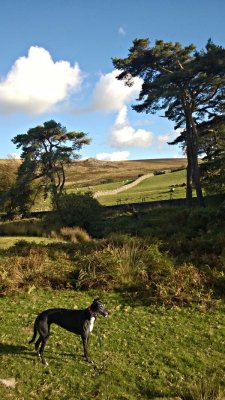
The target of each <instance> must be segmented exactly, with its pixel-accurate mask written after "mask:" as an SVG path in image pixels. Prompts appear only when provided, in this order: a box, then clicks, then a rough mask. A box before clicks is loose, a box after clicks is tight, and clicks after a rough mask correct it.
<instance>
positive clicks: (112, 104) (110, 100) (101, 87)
mask: <svg viewBox="0 0 225 400" xmlns="http://www.w3.org/2000/svg"><path fill="white" fill-rule="evenodd" d="M118 75H119V71H117V70H114V71H112V72H110V73H108V74H105V75H101V77H100V79H99V81H98V82H97V84H96V86H95V89H94V92H93V96H92V101H91V105H90V107H89V111H119V110H121V108H122V107H123V106H124V104H125V103H127V102H129V101H131V100H134V99H135V98H136V97H137V95H138V94H139V93H140V90H141V86H142V79H140V78H138V77H137V78H134V79H133V81H134V84H133V86H131V87H128V86H126V85H125V83H124V82H123V81H119V80H118V79H116V77H117V76H118Z"/></svg>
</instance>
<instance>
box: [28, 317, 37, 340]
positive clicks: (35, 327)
mask: <svg viewBox="0 0 225 400" xmlns="http://www.w3.org/2000/svg"><path fill="white" fill-rule="evenodd" d="M36 336H37V323H36V321H35V323H34V334H33V337H32V339H31V340H29V344H31V343H33V342H34V341H35V338H36Z"/></svg>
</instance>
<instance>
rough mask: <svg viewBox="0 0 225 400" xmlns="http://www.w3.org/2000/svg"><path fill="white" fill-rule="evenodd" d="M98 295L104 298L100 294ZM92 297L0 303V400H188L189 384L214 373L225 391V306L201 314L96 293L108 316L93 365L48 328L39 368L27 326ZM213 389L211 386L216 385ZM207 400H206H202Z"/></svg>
mask: <svg viewBox="0 0 225 400" xmlns="http://www.w3.org/2000/svg"><path fill="white" fill-rule="evenodd" d="M100 294H102V293H100ZM94 296H96V293H94V292H86V293H84V292H74V291H69V290H67V291H60V290H58V291H51V290H49V291H42V290H33V291H31V292H30V293H29V294H28V293H27V294H16V295H14V296H8V297H5V298H1V300H0V305H1V308H0V319H1V322H2V323H1V331H0V338H1V347H0V349H1V375H0V378H1V379H9V378H15V379H16V382H17V383H16V387H15V388H14V389H9V388H6V387H5V386H3V385H2V384H0V398H1V399H5V400H7V399H12V400H19V399H25V400H28V399H29V400H30V399H39V400H44V399H46V400H49V399H54V400H56V399H65V400H68V399H81V400H82V399H85V400H86V399H102V400H107V399H112V400H128V399H129V400H138V399H141V400H144V399H146V400H147V399H152V400H153V399H158V400H159V399H163V398H164V399H167V400H168V399H171V400H172V399H174V400H175V399H185V400H186V399H190V398H191V397H188V393H189V388H190V387H191V386H192V385H193V383H196V384H197V385H198V384H199V382H200V381H204V382H206V381H207V380H209V379H210V377H211V376H212V375H215V374H216V377H217V382H216V385H218V386H219V385H220V386H221V390H222V389H223V390H224V379H223V377H224V373H225V363H224V361H225V353H224V343H225V317H224V305H222V303H217V305H214V307H213V308H211V309H209V310H206V309H205V308H204V307H203V306H202V307H201V306H199V307H198V308H182V309H181V308H178V307H173V308H165V307H160V306H153V305H145V304H142V303H141V302H139V303H138V302H136V301H135V300H132V297H130V296H129V295H128V294H127V295H125V294H115V293H114V294H111V293H104V295H103V294H102V298H103V301H104V302H105V303H106V305H107V307H108V308H109V310H110V311H111V315H110V317H109V318H108V319H104V318H101V317H99V319H98V326H99V330H100V334H101V337H102V339H103V347H102V348H100V347H99V344H98V337H97V329H96V327H95V329H94V332H93V333H92V337H91V339H90V354H91V356H92V358H93V359H94V360H95V363H96V367H95V368H94V367H93V366H92V365H90V364H87V363H86V362H85V361H84V359H83V353H82V344H81V340H80V338H79V337H77V336H74V335H73V334H71V333H69V332H66V331H65V330H62V329H61V328H59V327H56V326H52V335H51V336H50V339H49V342H48V344H47V347H46V358H47V360H48V362H49V364H50V365H49V367H44V366H43V365H42V364H41V363H40V361H39V359H38V357H37V356H36V354H35V351H34V349H33V346H32V345H31V346H29V345H28V344H27V342H28V340H29V339H30V337H31V336H32V325H33V320H34V318H35V317H36V315H37V313H39V312H40V311H41V310H43V309H44V308H51V307H58V306H60V307H68V308H83V307H86V306H88V305H89V304H90V302H91V301H92V299H93V297H94ZM214 384H215V383H214ZM207 400H212V399H209V398H208V399H207Z"/></svg>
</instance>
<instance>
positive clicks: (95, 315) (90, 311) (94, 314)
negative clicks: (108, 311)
mask: <svg viewBox="0 0 225 400" xmlns="http://www.w3.org/2000/svg"><path fill="white" fill-rule="evenodd" d="M86 310H87V311H88V312H89V313H90V314H91V316H92V317H94V318H96V317H97V314H96V313H94V312H93V311H92V309H91V306H89V307H88V308H86Z"/></svg>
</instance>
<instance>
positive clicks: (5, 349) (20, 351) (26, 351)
mask: <svg viewBox="0 0 225 400" xmlns="http://www.w3.org/2000/svg"><path fill="white" fill-rule="evenodd" d="M45 354H46V358H47V359H51V360H56V361H57V360H62V358H64V357H68V358H72V359H78V360H81V359H83V357H82V356H81V355H77V354H76V353H68V352H67V353H66V352H65V353H64V352H56V353H55V352H54V354H50V351H45ZM1 355H20V356H21V357H22V358H29V359H30V358H34V359H35V358H37V359H38V357H37V353H36V351H35V350H34V349H33V348H28V347H27V346H19V345H14V344H7V343H0V356H1Z"/></svg>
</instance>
